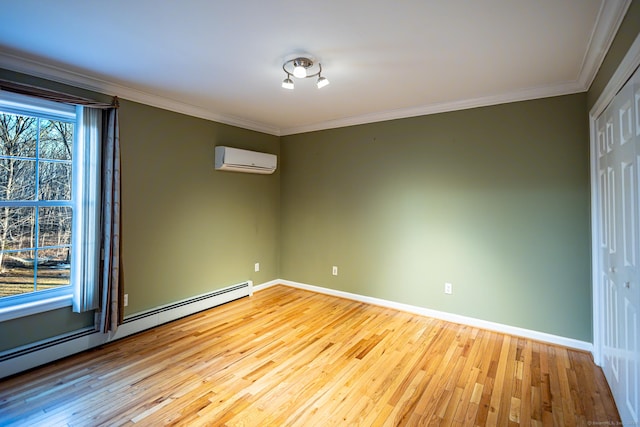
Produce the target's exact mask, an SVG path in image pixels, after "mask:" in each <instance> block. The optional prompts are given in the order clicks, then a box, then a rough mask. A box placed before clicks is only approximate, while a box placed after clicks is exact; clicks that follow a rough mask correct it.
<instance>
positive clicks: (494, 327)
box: [253, 280, 593, 354]
mask: <svg viewBox="0 0 640 427" xmlns="http://www.w3.org/2000/svg"><path fill="white" fill-rule="evenodd" d="M278 284H282V285H286V286H291V287H294V288H299V289H306V290H308V291H313V292H318V293H322V294H326V295H332V296H336V297H341V298H346V299H350V300H354V301H360V302H365V303H369V304H374V305H379V306H382V307H388V308H393V309H396V310H402V311H406V312H409V313H414V314H418V315H421V316H427V317H433V318H436V319H441V320H446V321H447V322H452V323H460V324H462V325H468V326H472V327H476V328H481V329H487V330H490V331H495V332H501V333H503V334H509V335H514V336H518V337H523V338H529V339H532V340H536V341H541V342H545V343H549V344H555V345H561V346H563V347H568V348H573V349H576V350H582V351H588V352H590V353H592V354H593V344H592V343H590V342H586V341H580V340H576V339H573V338H567V337H562V336H558V335H553V334H548V333H545V332H539V331H534V330H531V329H524V328H519V327H516V326H510V325H504V324H501V323H495V322H489V321H487V320H482V319H476V318H473V317H467V316H462V315H459V314H454V313H447V312H444V311H438V310H432V309H429V308H424V307H418V306H415V305H410V304H403V303H399V302H394V301H388V300H384V299H381V298H373V297H368V296H364V295H359V294H352V293H349V292H343V291H337V290H334V289H328V288H323V287H320V286H314V285H308V284H305V283H299V282H293V281H291V280H271V281H269V282H266V283H262V284H260V285H258V286H254V288H253V290H254V291H260V290H262V289H266V288H268V287H271V286H274V285H278Z"/></svg>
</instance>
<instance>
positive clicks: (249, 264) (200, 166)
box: [120, 100, 280, 314]
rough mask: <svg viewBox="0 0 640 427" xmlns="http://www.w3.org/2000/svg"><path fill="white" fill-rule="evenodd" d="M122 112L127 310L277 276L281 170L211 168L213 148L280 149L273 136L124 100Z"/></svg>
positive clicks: (271, 150)
mask: <svg viewBox="0 0 640 427" xmlns="http://www.w3.org/2000/svg"><path fill="white" fill-rule="evenodd" d="M120 114H121V116H120V119H121V120H120V134H121V146H122V147H121V149H122V182H123V189H122V216H123V230H122V239H123V262H124V280H125V291H126V292H127V293H128V294H129V306H128V307H127V308H126V311H125V313H126V314H130V313H136V312H139V311H142V310H146V309H150V308H153V307H156V306H159V305H163V304H168V303H171V302H175V301H179V300H181V299H184V298H188V297H191V296H194V295H199V294H202V293H205V292H209V291H212V290H215V289H220V288H222V287H225V286H229V285H233V284H236V283H239V282H241V281H245V280H247V279H252V280H254V282H256V283H262V282H265V281H268V280H272V279H275V278H277V277H278V273H279V272H278V264H279V259H278V248H279V233H280V230H279V205H280V195H279V191H280V184H279V172H276V173H275V174H273V175H253V174H243V173H233V172H221V171H216V170H214V147H215V146H216V145H231V146H235V147H239V148H246V149H255V150H259V151H264V152H270V153H274V154H279V139H278V137H275V136H270V135H266V134H262V133H259V132H253V131H249V130H243V129H240V128H236V127H233V126H227V125H223V124H219V123H215V122H211V121H207V120H202V119H198V118H194V117H189V116H186V115H182V114H178V113H174V112H170V111H166V110H160V109H157V108H153V107H149V106H146V105H143V104H138V103H134V102H127V101H125V100H123V101H122V102H121V104H120ZM255 262H260V267H261V269H260V272H258V273H254V269H253V267H254V263H255Z"/></svg>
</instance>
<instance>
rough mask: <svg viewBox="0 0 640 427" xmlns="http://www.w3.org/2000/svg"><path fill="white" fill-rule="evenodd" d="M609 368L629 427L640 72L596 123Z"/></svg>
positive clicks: (637, 405) (634, 367)
mask: <svg viewBox="0 0 640 427" xmlns="http://www.w3.org/2000/svg"><path fill="white" fill-rule="evenodd" d="M596 130H597V140H596V143H597V144H598V147H597V150H596V152H597V155H598V159H597V165H598V167H597V171H598V193H599V194H598V195H597V197H598V206H599V212H598V215H599V217H600V226H599V227H598V228H599V238H598V241H599V243H600V265H599V266H598V267H599V271H600V277H601V283H600V287H599V288H600V297H601V298H600V301H602V304H603V305H604V306H603V307H602V311H601V312H602V313H603V316H602V317H603V319H602V321H603V325H602V326H603V328H602V331H603V348H602V355H603V370H604V373H605V376H606V377H607V381H608V382H609V386H610V388H611V391H612V392H613V394H614V397H615V400H616V403H617V405H618V409H619V411H620V414H621V416H622V417H623V420H624V421H625V422H627V423H633V424H638V423H639V422H640V417H639V415H640V414H639V409H640V393H639V391H640V390H639V388H640V370H639V368H640V357H639V352H640V346H639V337H638V333H639V332H640V328H639V326H638V324H639V320H640V319H639V311H640V310H639V308H640V268H639V264H640V262H639V257H640V238H639V237H640V230H639V220H640V217H639V215H640V213H639V208H638V203H639V195H640V192H639V188H640V171H639V167H638V164H639V159H640V71H636V73H635V75H634V77H633V78H632V79H631V80H630V81H629V82H628V83H627V84H626V85H625V86H624V88H623V89H622V90H621V91H620V93H619V94H618V95H616V97H615V98H614V100H613V102H612V103H611V105H609V107H607V109H606V110H605V111H604V113H603V114H602V116H600V118H599V119H598V120H597V122H596Z"/></svg>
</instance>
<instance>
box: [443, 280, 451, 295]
mask: <svg viewBox="0 0 640 427" xmlns="http://www.w3.org/2000/svg"><path fill="white" fill-rule="evenodd" d="M444 293H445V294H448V295H451V294H452V293H453V285H452V284H451V283H449V282H447V283H445V284H444Z"/></svg>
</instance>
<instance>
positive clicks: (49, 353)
mask: <svg viewBox="0 0 640 427" xmlns="http://www.w3.org/2000/svg"><path fill="white" fill-rule="evenodd" d="M251 295H253V282H252V281H251V280H248V281H246V282H242V283H238V284H236V285H232V286H229V287H226V288H223V289H219V290H216V291H213V292H208V293H206V294H202V295H196V296H194V297H191V298H187V299H184V300H182V301H178V302H174V303H171V304H166V305H163V306H159V307H155V308H153V309H151V310H146V311H143V312H140V313H136V314H133V315H130V316H127V317H125V319H124V321H123V323H122V325H120V326H119V327H118V330H117V331H116V332H115V333H114V334H103V333H100V332H98V331H96V330H94V329H93V328H87V329H83V330H81V331H75V332H72V333H69V334H65V335H61V336H58V337H55V338H53V339H50V340H45V341H41V342H38V343H34V344H30V345H28V346H24V347H19V348H15V349H11V350H9V351H5V352H1V353H0V378H4V377H7V376H9V375H13V374H17V373H19V372H22V371H26V370H27V369H31V368H35V367H37V366H40V365H44V364H45V363H49V362H53V361H55V360H58V359H61V358H63V357H67V356H71V355H73V354H75V353H79V352H82V351H84V350H88V349H90V348H92V347H97V346H99V345H102V344H106V343H108V342H111V341H115V340H118V339H120V338H124V337H126V336H128V335H132V334H135V333H138V332H141V331H144V330H146V329H150V328H153V327H155V326H158V325H161V324H163V323H167V322H170V321H172V320H176V319H179V318H181V317H185V316H189V315H191V314H194V313H197V312H199V311H203V310H207V309H209V308H213V307H216V306H219V305H222V304H225V303H227V302H231V301H234V300H236V299H239V298H243V297H246V296H251Z"/></svg>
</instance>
